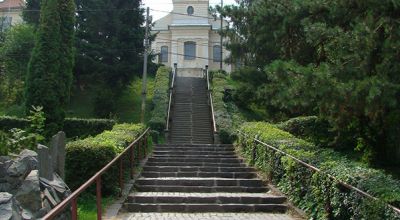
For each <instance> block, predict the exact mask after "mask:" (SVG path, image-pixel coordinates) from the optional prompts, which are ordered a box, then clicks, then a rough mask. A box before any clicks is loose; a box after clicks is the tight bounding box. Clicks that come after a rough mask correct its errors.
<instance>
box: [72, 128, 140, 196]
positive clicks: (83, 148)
mask: <svg viewBox="0 0 400 220" xmlns="http://www.w3.org/2000/svg"><path fill="white" fill-rule="evenodd" d="M144 130H145V127H144V125H141V124H119V125H114V127H113V129H112V130H110V131H105V132H103V133H101V134H99V135H97V136H95V137H88V138H86V139H83V140H77V141H73V142H69V143H68V144H67V148H66V182H67V184H68V186H69V187H71V189H73V190H75V189H77V188H78V187H79V186H80V185H82V184H83V183H84V182H85V181H87V180H88V179H89V178H90V177H91V176H93V175H94V174H95V173H96V172H97V171H99V170H100V169H101V168H103V167H104V166H105V165H106V164H107V163H109V162H110V161H111V160H112V159H114V157H115V156H116V155H117V154H119V153H121V152H122V151H123V149H124V148H125V147H127V146H128V145H129V144H130V143H131V142H132V141H134V140H135V139H136V138H137V137H138V136H139V135H140V134H142V133H143V132H144ZM135 149H137V148H135ZM116 168H117V167H116V166H113V167H112V168H111V170H109V171H108V172H106V174H104V175H103V176H102V190H103V193H104V194H106V195H109V194H111V193H113V192H115V190H116V188H115V186H116V185H117V180H118V175H115V174H116V173H117V170H116Z"/></svg>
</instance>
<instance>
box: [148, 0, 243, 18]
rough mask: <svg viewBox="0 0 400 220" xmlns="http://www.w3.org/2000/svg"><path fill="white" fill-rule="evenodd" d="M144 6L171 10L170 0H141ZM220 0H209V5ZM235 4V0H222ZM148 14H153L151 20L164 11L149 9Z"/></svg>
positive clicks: (215, 3) (161, 14)
mask: <svg viewBox="0 0 400 220" xmlns="http://www.w3.org/2000/svg"><path fill="white" fill-rule="evenodd" d="M142 2H143V3H144V7H150V9H155V10H161V11H172V0H142ZM220 3H221V0H210V6H214V5H217V4H220ZM230 4H235V0H224V5H230ZM150 15H152V16H153V21H155V20H157V19H159V18H161V17H163V16H165V15H166V13H163V12H156V11H151V10H150Z"/></svg>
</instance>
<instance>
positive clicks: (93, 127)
mask: <svg viewBox="0 0 400 220" xmlns="http://www.w3.org/2000/svg"><path fill="white" fill-rule="evenodd" d="M32 119H33V120H36V118H32ZM115 123H116V121H114V120H109V119H83V118H66V119H65V121H64V132H65V133H66V134H67V137H69V138H73V137H78V138H84V137H87V136H93V135H97V134H99V133H101V132H103V131H104V130H110V129H112V127H113V125H115ZM30 126H31V123H30V121H29V120H28V119H25V118H17V117H10V116H0V130H3V131H9V130H11V129H13V128H18V129H22V130H25V129H29V128H30Z"/></svg>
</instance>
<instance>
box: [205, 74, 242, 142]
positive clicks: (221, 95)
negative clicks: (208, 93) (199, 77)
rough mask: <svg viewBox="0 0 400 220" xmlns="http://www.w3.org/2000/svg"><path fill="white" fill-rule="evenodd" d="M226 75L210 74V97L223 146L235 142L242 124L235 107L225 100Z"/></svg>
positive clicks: (226, 88)
mask: <svg viewBox="0 0 400 220" xmlns="http://www.w3.org/2000/svg"><path fill="white" fill-rule="evenodd" d="M226 77H227V76H226V75H225V74H223V73H219V72H215V73H213V74H212V96H213V106H214V114H215V122H216V124H217V130H218V135H219V137H220V139H221V142H222V143H224V144H228V143H232V142H233V141H234V140H235V138H236V137H235V136H236V130H237V129H238V128H239V126H240V125H241V124H242V123H243V122H244V119H243V117H242V116H241V114H240V113H239V110H238V108H237V106H236V105H235V104H234V103H233V102H232V101H231V100H227V98H226V90H229V88H228V87H227V85H228V83H227V79H226Z"/></svg>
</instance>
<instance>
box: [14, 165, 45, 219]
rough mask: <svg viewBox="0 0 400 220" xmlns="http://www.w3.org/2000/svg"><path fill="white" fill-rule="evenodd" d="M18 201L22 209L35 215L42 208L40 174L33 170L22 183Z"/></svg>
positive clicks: (17, 195) (16, 196) (17, 194)
mask: <svg viewBox="0 0 400 220" xmlns="http://www.w3.org/2000/svg"><path fill="white" fill-rule="evenodd" d="M15 198H16V200H17V201H18V202H19V204H20V205H21V206H22V208H24V209H27V210H28V211H30V212H32V213H35V212H37V211H39V210H40V209H41V208H42V199H41V192H40V185H39V172H38V170H32V171H31V173H30V174H29V175H28V176H27V177H26V179H25V180H24V181H23V182H22V185H21V186H20V187H19V189H18V191H17V193H16V195H15Z"/></svg>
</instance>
